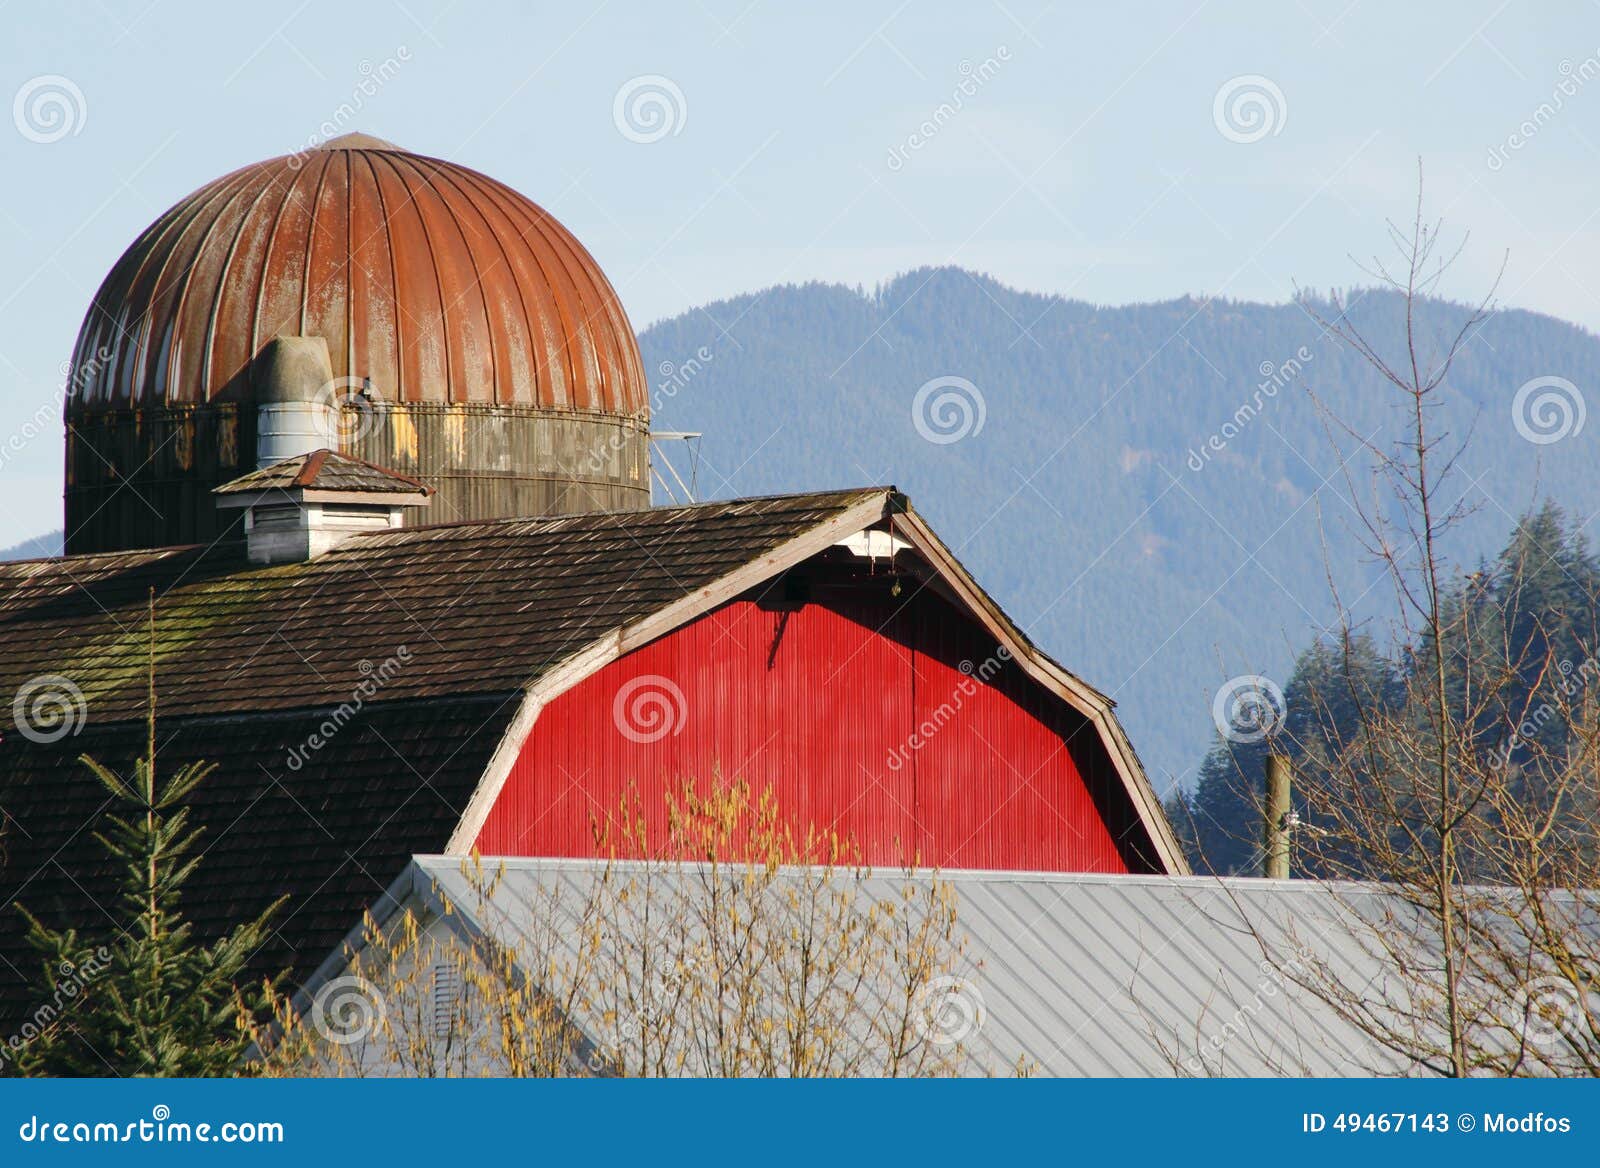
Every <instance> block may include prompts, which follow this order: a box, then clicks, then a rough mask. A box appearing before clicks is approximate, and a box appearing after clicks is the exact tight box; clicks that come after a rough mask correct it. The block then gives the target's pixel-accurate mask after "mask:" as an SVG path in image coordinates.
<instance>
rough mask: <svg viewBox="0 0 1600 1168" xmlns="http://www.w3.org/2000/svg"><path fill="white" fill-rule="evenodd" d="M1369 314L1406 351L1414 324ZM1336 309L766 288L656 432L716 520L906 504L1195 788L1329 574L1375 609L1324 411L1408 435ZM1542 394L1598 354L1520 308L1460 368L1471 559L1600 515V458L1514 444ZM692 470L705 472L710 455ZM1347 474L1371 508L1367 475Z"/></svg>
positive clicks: (1364, 299) (1434, 319)
mask: <svg viewBox="0 0 1600 1168" xmlns="http://www.w3.org/2000/svg"><path fill="white" fill-rule="evenodd" d="M1353 299H1355V305H1354V307H1353V310H1352V318H1353V319H1354V320H1355V321H1357V322H1358V323H1359V324H1360V325H1361V326H1362V327H1363V328H1365V329H1367V330H1368V331H1369V332H1370V333H1371V334H1372V336H1373V337H1374V338H1375V339H1377V340H1378V342H1379V345H1380V348H1384V349H1387V350H1388V351H1395V350H1396V347H1397V346H1398V345H1399V343H1400V342H1401V339H1402V334H1401V332H1400V331H1399V330H1400V323H1401V318H1400V309H1401V303H1400V301H1399V299H1398V298H1397V297H1395V296H1393V295H1391V294H1388V293H1384V292H1367V293H1357V294H1355V296H1354V297H1353ZM1319 311H1320V312H1323V313H1326V312H1327V311H1328V304H1327V303H1326V302H1325V301H1318V300H1311V301H1308V302H1306V303H1303V304H1284V305H1264V304H1252V303H1240V302H1232V301H1212V302H1206V301H1200V300H1196V299H1193V298H1185V299H1181V300H1174V301H1167V302H1163V303H1157V304H1137V305H1128V306H1124V307H1114V308H1106V307H1097V306H1095V305H1092V304H1087V303H1084V302H1081V301H1073V300H1067V299H1063V298H1060V297H1052V296H1042V295H1038V294H1034V293H1027V292H1019V291H1015V290H1013V289H1009V288H1006V287H1005V286H1003V285H1001V284H999V283H998V282H996V281H994V280H992V279H989V278H987V277H985V276H981V275H978V274H975V273H971V272H967V271H964V270H961V269H956V268H938V269H923V270H921V271H916V272H911V273H907V274H906V275H903V276H900V277H898V278H896V279H894V280H892V281H890V282H889V283H887V284H885V285H883V286H882V287H880V288H878V289H875V290H872V291H865V290H862V289H851V288H847V287H844V286H841V285H827V284H806V285H798V286H796V285H787V286H780V287H774V288H769V289H766V290H764V291H761V292H757V293H752V294H750V295H747V296H741V297H736V298H734V299H731V300H726V301H720V302H717V303H714V304H710V305H706V306H704V307H703V308H699V309H696V310H694V311H691V312H688V313H684V314H683V315H681V316H678V317H675V318H672V319H670V320H666V321H662V322H659V323H657V324H655V325H653V326H652V327H650V328H648V329H646V330H645V331H644V333H643V334H642V335H641V338H640V339H641V344H642V346H643V350H644V357H645V367H646V369H647V370H648V371H649V372H650V374H651V376H652V379H653V389H654V393H653V402H652V404H653V408H654V410H655V417H654V425H655V426H656V427H657V428H659V429H663V430H687V431H703V432H704V434H705V437H704V439H703V442H702V452H703V456H704V465H703V466H702V467H701V470H700V476H699V487H700V496H701V497H702V498H726V497H730V496H734V495H742V494H762V493H769V492H774V491H792V490H802V489H805V490H810V489H818V488H823V487H834V486H845V485H854V484H860V483H866V482H894V483H896V484H898V485H899V486H900V487H901V488H903V489H904V490H906V491H907V492H908V493H909V494H910V495H911V498H912V500H913V502H914V503H915V505H916V506H917V507H918V509H919V510H921V511H922V512H923V513H924V514H926V515H927V516H929V518H930V519H931V520H932V521H933V523H934V524H935V525H936V527H937V528H938V530H939V531H940V533H941V534H942V535H943V536H944V537H945V538H946V539H947V540H948V541H949V542H950V543H951V545H952V546H953V547H954V548H955V549H956V550H957V552H958V554H960V555H961V557H962V558H963V560H964V561H965V562H966V563H967V565H968V566H969V567H970V568H971V569H972V570H973V571H974V572H975V574H976V575H977V577H978V579H979V580H980V581H981V582H983V583H984V584H985V585H986V586H987V587H988V588H989V589H990V590H991V591H992V592H993V593H994V595H995V596H996V598H997V599H998V600H999V601H1000V602H1001V603H1002V604H1003V605H1005V606H1006V608H1007V609H1008V610H1009V611H1010V612H1011V614H1012V615H1013V616H1014V617H1016V618H1017V619H1018V620H1019V621H1020V622H1021V623H1022V625H1023V626H1024V628H1026V629H1027V630H1028V631H1029V632H1030V633H1031V634H1032V635H1033V636H1034V637H1035V639H1036V640H1037V641H1038V642H1039V643H1040V644H1041V645H1042V646H1043V647H1044V648H1045V649H1046V650H1048V651H1049V652H1051V653H1052V654H1053V655H1055V656H1056V657H1058V658H1059V659H1060V660H1061V661H1062V662H1063V663H1064V664H1065V665H1067V666H1068V667H1069V668H1071V669H1073V670H1074V671H1076V672H1078V673H1080V674H1082V675H1083V677H1084V678H1085V679H1086V680H1087V681H1089V682H1091V683H1092V684H1094V685H1096V686H1098V687H1099V688H1101V689H1103V690H1106V691H1107V692H1109V693H1110V694H1111V695H1112V696H1113V697H1114V698H1115V699H1116V700H1117V701H1118V703H1119V706H1120V712H1121V715H1122V717H1123V719H1124V721H1125V723H1126V725H1127V727H1128V729H1129V732H1130V734H1131V736H1132V738H1133V741H1134V743H1135V745H1136V746H1137V747H1138V748H1139V750H1140V752H1141V754H1142V756H1143V757H1144V760H1145V762H1146V765H1147V766H1149V767H1150V769H1151V771H1152V772H1153V776H1154V778H1155V779H1156V782H1157V784H1158V786H1164V785H1165V784H1166V783H1168V782H1170V781H1171V780H1173V779H1177V778H1184V777H1188V778H1192V775H1193V770H1194V768H1195V766H1196V765H1197V764H1198V763H1199V761H1200V759H1201V756H1202V755H1203V753H1204V751H1205V749H1206V747H1207V746H1208V744H1209V742H1210V740H1211V736H1212V733H1213V730H1212V720H1211V712H1210V711H1211V703H1212V699H1213V697H1214V695H1215V693H1216V691H1217V689H1218V687H1219V686H1220V685H1221V683H1222V682H1223V681H1224V680H1225V679H1227V678H1229V677H1231V676H1234V675H1237V674H1241V673H1261V674H1265V675H1267V676H1268V677H1273V678H1275V679H1276V680H1277V681H1279V682H1280V683H1281V682H1283V681H1284V680H1286V677H1285V674H1286V673H1287V671H1288V669H1289V666H1290V664H1291V662H1292V660H1293V657H1294V655H1295V654H1296V653H1297V652H1298V651H1299V650H1300V649H1302V648H1303V647H1304V646H1305V644H1306V642H1307V641H1308V639H1309V638H1310V637H1311V636H1312V635H1313V634H1314V633H1315V632H1316V630H1317V628H1318V627H1319V626H1320V625H1321V624H1322V623H1323V622H1326V621H1327V620H1329V619H1330V618H1331V616H1332V605H1331V602H1330V598H1329V588H1328V579H1327V576H1328V572H1327V570H1326V569H1325V562H1326V564H1328V565H1331V566H1332V572H1333V575H1334V578H1335V580H1336V581H1337V582H1338V583H1339V584H1340V585H1341V587H1342V589H1343V595H1344V596H1345V597H1346V600H1347V602H1349V601H1355V602H1356V607H1357V610H1358V611H1363V610H1368V611H1370V610H1371V609H1372V606H1373V603H1374V600H1375V597H1374V596H1373V595H1371V594H1370V593H1369V594H1368V595H1366V596H1365V597H1363V593H1364V592H1366V590H1367V589H1368V587H1369V585H1370V583H1371V582H1372V581H1373V580H1374V579H1376V575H1375V572H1374V570H1373V569H1372V567H1371V565H1368V564H1366V563H1364V562H1363V557H1362V555H1361V552H1360V549H1359V546H1358V544H1357V542H1356V540H1355V539H1354V536H1353V532H1352V531H1351V529H1350V521H1351V519H1352V515H1353V513H1352V512H1351V510H1350V508H1349V507H1348V504H1347V502H1345V501H1343V500H1344V495H1345V494H1346V493H1347V491H1348V487H1347V485H1346V483H1345V475H1346V473H1347V470H1346V469H1345V468H1343V467H1342V464H1343V460H1344V459H1345V458H1347V457H1348V456H1349V454H1350V451H1351V448H1352V446H1353V442H1352V441H1351V440H1350V439H1349V438H1348V436H1344V437H1341V436H1340V434H1339V432H1338V431H1337V429H1334V430H1332V431H1331V432H1330V428H1329V427H1328V426H1327V425H1326V424H1325V419H1324V417H1322V416H1321V415H1319V412H1318V410H1317V408H1316V406H1315V405H1314V404H1313V402H1312V400H1311V397H1310V395H1309V394H1308V392H1307V390H1308V389H1309V390H1312V391H1314V392H1315V393H1316V394H1317V396H1318V397H1319V398H1320V399H1321V400H1322V401H1324V403H1325V404H1326V405H1327V406H1328V407H1329V408H1330V409H1332V410H1334V411H1336V412H1337V413H1338V414H1339V416H1341V417H1342V418H1343V419H1344V420H1345V421H1347V422H1348V423H1349V424H1350V425H1351V426H1353V427H1355V428H1356V432H1357V433H1358V434H1361V435H1369V434H1370V435H1373V436H1374V437H1375V438H1376V440H1379V441H1383V440H1386V439H1387V438H1388V437H1389V436H1390V435H1391V434H1395V435H1397V434H1398V432H1399V428H1398V425H1397V422H1398V416H1397V414H1396V412H1395V409H1394V406H1395V401H1394V398H1393V396H1392V391H1386V390H1385V389H1384V387H1383V385H1382V384H1381V383H1380V382H1379V380H1378V378H1377V376H1376V375H1375V373H1374V372H1373V371H1372V370H1371V369H1370V367H1368V366H1367V365H1366V364H1365V363H1364V362H1363V361H1361V360H1360V359H1359V358H1358V357H1356V356H1355V355H1354V354H1352V353H1351V352H1350V351H1348V350H1347V349H1344V348H1342V347H1340V346H1339V345H1337V344H1336V343H1335V342H1334V341H1333V340H1332V339H1331V338H1329V337H1327V336H1326V335H1324V333H1323V330H1322V329H1321V327H1320V326H1318V324H1317V323H1316V321H1315V320H1314V319H1313V315H1314V313H1316V312H1319ZM1424 318H1425V324H1426V326H1427V328H1428V329H1429V330H1430V331H1431V332H1433V333H1436V334H1437V335H1439V336H1441V337H1442V336H1444V335H1446V334H1447V333H1448V332H1450V331H1453V329H1454V328H1459V327H1460V324H1461V323H1462V321H1464V320H1465V318H1466V309H1464V308H1463V307H1461V306H1459V305H1454V304H1451V303H1447V302H1443V301H1434V302H1430V303H1429V304H1428V305H1427V306H1426V309H1425V313H1424ZM1541 377H1545V378H1560V379H1564V380H1565V381H1566V382H1570V383H1571V384H1572V385H1573V386H1574V387H1576V388H1577V390H1578V391H1579V393H1580V394H1581V392H1582V390H1583V389H1585V388H1592V387H1595V386H1600V338H1596V337H1595V336H1594V335H1592V334H1590V333H1588V332H1586V331H1584V330H1583V329H1581V328H1578V327H1576V326H1574V325H1570V324H1567V323H1565V322H1562V321H1559V320H1556V319H1554V318H1551V317H1547V316H1541V315H1538V314H1535V313H1529V312H1523V311H1504V312H1500V313H1497V314H1496V315H1495V316H1494V317H1492V318H1491V319H1490V320H1489V321H1487V322H1486V323H1484V324H1483V325H1482V326H1481V329H1480V330H1479V331H1478V332H1477V334H1476V335H1475V336H1474V338H1473V340H1472V341H1471V342H1469V344H1468V347H1467V350H1466V352H1465V353H1464V354H1463V355H1462V358H1461V360H1460V362H1459V363H1458V365H1457V366H1456V369H1455V371H1454V374H1453V377H1452V385H1453V387H1454V390H1453V393H1452V399H1451V405H1450V407H1449V408H1448V410H1446V411H1445V412H1444V413H1443V414H1442V416H1441V418H1440V421H1441V422H1443V423H1444V424H1445V425H1446V427H1447V428H1448V429H1449V430H1450V431H1452V432H1453V434H1454V435H1455V436H1456V437H1458V438H1459V437H1462V436H1464V435H1465V434H1466V433H1467V432H1468V430H1469V429H1470V430H1473V431H1474V435H1473V439H1472V442H1471V446H1470V448H1469V450H1468V452H1467V454H1466V456H1465V457H1464V459H1463V460H1462V463H1461V466H1460V471H1461V477H1460V478H1459V480H1458V484H1457V486H1458V489H1459V490H1461V491H1462V492H1464V493H1465V494H1466V495H1467V496H1468V498H1467V502H1468V503H1469V504H1472V505H1474V506H1476V508H1477V513H1476V514H1474V515H1472V516H1471V517H1470V518H1469V519H1468V521H1467V522H1465V523H1464V524H1463V526H1462V527H1461V528H1460V529H1459V532H1458V538H1457V539H1456V541H1455V544H1454V546H1453V547H1452V548H1451V549H1450V551H1451V552H1452V553H1453V554H1454V555H1455V556H1456V557H1457V558H1458V559H1459V560H1460V561H1461V562H1463V563H1465V564H1469V565H1470V564H1471V563H1473V562H1475V561H1476V560H1477V559H1478V558H1479V557H1482V556H1486V555H1490V554H1492V553H1493V552H1494V551H1495V550H1497V549H1498V548H1499V547H1500V546H1501V544H1502V543H1503V542H1504V539H1505V537H1506V535H1507V533H1508V532H1509V531H1510V529H1511V527H1512V525H1513V523H1514V521H1515V518H1516V517H1517V515H1519V514H1520V513H1521V512H1522V511H1523V510H1525V509H1527V508H1529V507H1531V506H1532V505H1533V504H1534V503H1535V502H1536V501H1537V500H1538V499H1539V498H1541V497H1545V496H1549V497H1553V498H1555V499H1556V500H1557V501H1559V502H1560V503H1562V504H1563V505H1564V506H1566V507H1567V508H1568V509H1569V511H1571V512H1575V513H1577V514H1578V515H1579V516H1581V517H1587V516H1589V515H1591V514H1593V513H1594V512H1595V511H1596V510H1597V509H1600V475H1597V474H1596V473H1595V471H1594V469H1593V467H1594V462H1595V458H1594V455H1595V447H1594V445H1593V443H1594V441H1595V439H1596V435H1595V434H1594V433H1593V432H1591V431H1589V430H1579V431H1578V432H1576V433H1574V434H1573V435H1571V436H1570V437H1567V438H1565V439H1563V440H1560V441H1555V442H1550V443H1548V444H1539V443H1536V442H1534V441H1530V440H1529V439H1528V438H1526V437H1524V436H1523V434H1522V433H1521V432H1520V431H1519V430H1518V428H1517V426H1516V425H1515V424H1514V422H1513V417H1512V407H1513V402H1514V399H1515V398H1516V394H1517V390H1518V388H1519V387H1520V386H1522V385H1524V384H1525V383H1527V382H1528V381H1530V380H1532V379H1535V378H1541ZM1577 404H1578V406H1579V408H1581V405H1582V403H1581V400H1580V402H1579V403H1577ZM1524 412H1525V413H1526V411H1524ZM1524 423H1525V427H1526V426H1527V425H1530V424H1532V425H1535V426H1536V425H1537V423H1538V419H1533V420H1532V422H1531V423H1530V421H1529V419H1527V418H1525V419H1524ZM1596 429H1597V430H1600V426H1597V427H1596ZM1536 436H1538V435H1537V434H1536ZM1339 447H1342V449H1340V448H1339ZM665 453H666V454H667V455H668V456H669V457H671V458H672V459H673V460H674V464H675V465H676V466H677V467H678V468H679V470H680V471H686V468H687V467H688V465H689V459H688V454H689V452H688V451H686V450H682V449H680V448H678V446H677V445H676V444H673V445H672V446H670V447H667V448H665ZM1347 469H1348V473H1350V474H1351V475H1353V476H1354V480H1355V482H1356V484H1357V485H1358V487H1360V488H1361V489H1363V490H1364V489H1365V484H1366V482H1367V479H1368V474H1367V467H1366V460H1365V459H1364V458H1361V457H1355V458H1352V459H1350V463H1349V467H1348V468H1347ZM1324 543H1326V561H1325V554H1324V552H1325V549H1324ZM1384 611H1386V610H1384Z"/></svg>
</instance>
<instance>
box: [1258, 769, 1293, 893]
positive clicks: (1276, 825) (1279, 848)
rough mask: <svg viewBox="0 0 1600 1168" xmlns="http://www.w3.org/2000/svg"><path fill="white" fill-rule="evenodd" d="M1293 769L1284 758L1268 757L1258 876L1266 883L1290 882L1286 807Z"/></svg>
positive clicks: (1290, 813) (1290, 819) (1290, 824)
mask: <svg viewBox="0 0 1600 1168" xmlns="http://www.w3.org/2000/svg"><path fill="white" fill-rule="evenodd" d="M1292 773H1293V766H1292V764H1291V763H1290V762H1289V758H1288V756H1287V755H1282V754H1278V753H1276V752H1274V753H1272V754H1269V755H1267V797H1266V800H1265V801H1264V803H1263V812H1262V816H1261V819H1262V825H1261V826H1262V829H1263V835H1262V840H1261V849H1262V860H1261V874H1262V875H1263V876H1265V877H1266V878H1267V879H1268V880H1287V879H1289V830H1290V828H1292V827H1293V826H1294V812H1293V811H1291V810H1290V804H1289V780H1290V775H1291V774H1292Z"/></svg>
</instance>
